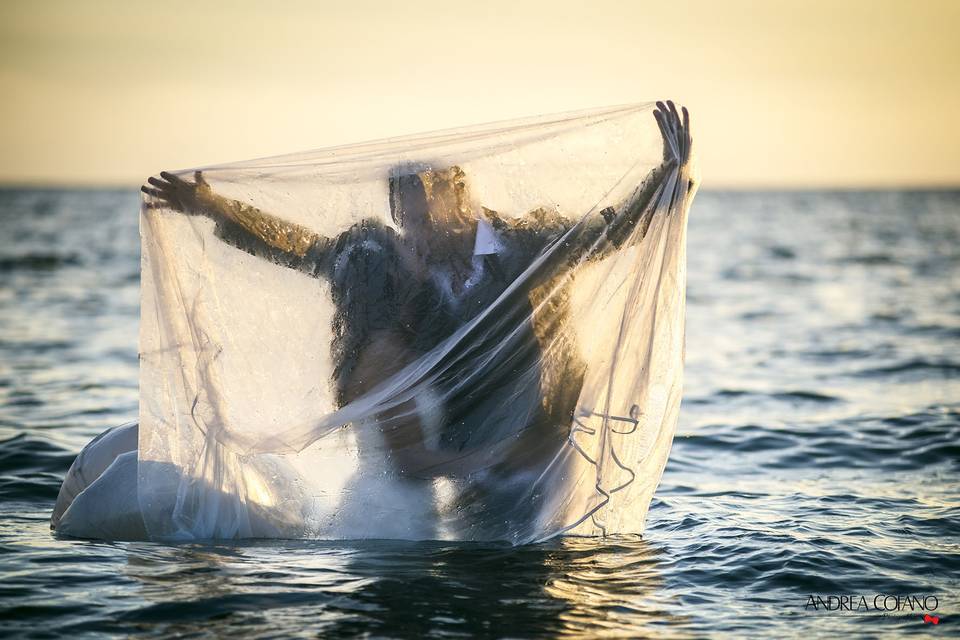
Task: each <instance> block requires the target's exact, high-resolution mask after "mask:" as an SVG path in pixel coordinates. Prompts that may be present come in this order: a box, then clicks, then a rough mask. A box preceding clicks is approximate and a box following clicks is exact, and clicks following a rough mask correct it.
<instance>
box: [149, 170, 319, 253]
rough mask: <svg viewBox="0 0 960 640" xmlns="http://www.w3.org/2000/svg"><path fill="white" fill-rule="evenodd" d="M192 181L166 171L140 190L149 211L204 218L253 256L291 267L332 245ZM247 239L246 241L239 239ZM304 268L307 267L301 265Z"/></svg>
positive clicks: (199, 178) (197, 177) (200, 179)
mask: <svg viewBox="0 0 960 640" xmlns="http://www.w3.org/2000/svg"><path fill="white" fill-rule="evenodd" d="M193 177H194V181H193V182H188V181H186V180H184V179H183V178H181V177H179V176H176V175H174V174H172V173H169V172H167V171H162V172H161V173H160V178H149V179H148V180H147V181H148V182H149V183H150V185H151V186H149V187H148V186H146V185H144V186H143V187H141V188H140V190H141V191H143V192H144V193H145V194H147V195H149V196H151V197H153V198H156V201H155V202H149V203H147V206H148V207H160V206H163V207H167V208H170V209H173V210H175V211H182V212H184V213H188V214H195V215H206V216H209V217H211V218H213V219H214V220H215V221H216V222H217V235H218V236H219V237H220V238H221V239H223V240H226V241H228V242H230V243H231V244H234V245H236V246H239V247H240V248H242V249H244V250H247V251H249V252H251V253H253V254H255V255H258V256H260V257H264V258H273V259H274V260H276V261H278V262H280V263H283V264H286V265H288V266H291V267H299V266H301V264H302V262H303V258H304V257H305V256H306V255H307V253H308V252H317V251H320V252H321V253H323V252H325V251H326V250H328V249H329V248H330V245H331V244H332V242H331V241H330V240H329V239H328V238H325V237H323V236H321V235H320V234H318V233H315V232H313V231H311V230H310V229H307V228H306V227H304V226H301V225H299V224H296V223H293V222H288V221H286V220H284V219H282V218H279V217H277V216H274V215H271V214H269V213H265V212H263V211H261V210H260V209H257V208H256V207H254V206H252V205H249V204H246V203H243V202H240V201H239V200H231V199H230V198H225V197H223V196H221V195H219V194H217V193H215V192H214V191H213V189H211V188H210V185H209V184H208V183H207V181H206V180H205V179H204V177H203V173H202V172H200V171H196V172H194V174H193ZM242 236H246V237H242ZM303 266H307V265H303Z"/></svg>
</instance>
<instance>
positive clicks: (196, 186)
mask: <svg viewBox="0 0 960 640" xmlns="http://www.w3.org/2000/svg"><path fill="white" fill-rule="evenodd" d="M193 180H194V181H193V182H187V181H186V180H184V179H183V178H181V177H179V176H175V175H173V174H172V173H170V172H168V171H161V172H160V178H153V177H151V178H148V179H147V182H149V183H150V184H151V185H153V187H155V188H151V187H148V186H146V185H144V186H142V187H140V191H142V192H144V193H145V194H147V195H148V196H151V197H152V198H156V201H152V202H147V204H146V206H147V208H148V209H157V208H161V207H162V208H168V209H173V210H174V211H182V212H183V213H203V204H202V202H203V200H204V199H205V198H208V197H209V196H210V195H212V194H213V190H212V189H211V188H210V185H209V184H208V183H207V181H206V180H205V179H204V178H203V173H202V172H201V171H195V172H194V173H193Z"/></svg>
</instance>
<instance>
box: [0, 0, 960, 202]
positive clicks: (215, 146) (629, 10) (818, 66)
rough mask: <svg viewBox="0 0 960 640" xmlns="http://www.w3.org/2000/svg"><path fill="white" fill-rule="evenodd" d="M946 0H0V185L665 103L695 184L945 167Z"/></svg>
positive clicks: (883, 179)
mask: <svg viewBox="0 0 960 640" xmlns="http://www.w3.org/2000/svg"><path fill="white" fill-rule="evenodd" d="M958 33H960V1H954V0H912V1H911V0H903V1H901V2H894V1H889V0H864V1H861V0H830V1H820V0H802V1H792V0H757V1H746V0H736V1H733V0H730V1H719V0H716V1H694V0H686V1H684V0H663V1H661V2H642V1H637V0H633V1H622V2H609V1H605V0H593V1H590V2H566V1H564V0H530V1H526V2H525V1H522V0H513V1H508V2H502V1H500V0H487V1H485V2H467V1H465V0H443V1H432V0H430V1H421V0H400V1H397V2H367V1H364V0H349V1H347V0H344V1H343V2H316V1H314V2H300V1H290V2H282V1H280V0H275V1H273V2H246V1H243V0H236V1H226V0H211V1H207V2H184V1H182V0H164V1H163V2H143V1H141V0H125V1H107V0H84V1H82V2H77V1H76V0H70V1H60V0H29V1H21V0H3V1H2V2H0V87H2V95H3V97H2V99H0V183H6V184H68V185H77V184H80V185H118V186H131V185H132V186H135V185H137V184H139V183H140V182H142V181H143V180H144V179H145V177H146V176H148V175H151V174H155V173H157V172H158V171H159V170H161V169H176V168H183V167H191V166H202V165H209V164H218V163H223V162H229V161H234V160H243V159H247V158H255V157H262V156H267V155H276V154H282V153H289V152H294V151H301V150H306V149H313V148H319V147H326V146H331V145H338V144H347V143H351V142H359V141H364V140H370V139H376V138H382V137H387V136H394V135H402V134H408V133H416V132H423V131H430V130H434V129H442V128H448V127H455V126H461V125H470V124H477V123H482V122H489V121H495V120H501V119H506V118H513V117H524V116H530V115H537V114H545V113H555V112H562V111H568V110H573V109H581V108H589V107H598V106H606V105H617V104H624V103H631V102H640V101H646V100H652V99H661V98H673V99H675V100H677V101H679V102H682V103H683V104H685V105H687V106H688V107H689V109H690V111H691V115H692V119H693V128H694V137H695V145H696V147H697V150H698V156H699V159H700V164H701V171H702V174H703V183H704V186H705V187H716V188H755V187H756V188H778V187H787V188H817V187H849V188H856V187H900V186H958V185H960V126H958V124H957V121H956V117H957V114H960V37H958V35H957V34H958Z"/></svg>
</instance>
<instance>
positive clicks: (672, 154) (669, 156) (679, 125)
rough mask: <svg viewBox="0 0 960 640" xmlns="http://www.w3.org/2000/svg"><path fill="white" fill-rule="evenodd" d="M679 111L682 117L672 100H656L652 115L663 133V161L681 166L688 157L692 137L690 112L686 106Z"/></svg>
mask: <svg viewBox="0 0 960 640" xmlns="http://www.w3.org/2000/svg"><path fill="white" fill-rule="evenodd" d="M681 111H682V113H683V116H682V118H681V115H680V113H678V112H677V107H676V105H674V104H673V101H672V100H667V102H666V104H664V103H663V102H657V108H656V109H654V110H653V117H654V118H656V119H657V125H658V126H659V127H660V133H661V135H663V160H664V162H676V163H678V164H679V165H681V166H683V165H684V164H686V163H687V161H688V160H689V159H690V147H691V146H692V145H693V138H692V137H691V136H690V114H689V113H687V108H686V107H682V108H681Z"/></svg>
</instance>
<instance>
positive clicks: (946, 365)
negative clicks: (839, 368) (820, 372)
mask: <svg viewBox="0 0 960 640" xmlns="http://www.w3.org/2000/svg"><path fill="white" fill-rule="evenodd" d="M904 373H907V374H910V373H940V374H944V375H946V376H955V375H960V364H958V363H956V362H952V361H949V360H944V361H940V362H935V361H931V360H926V359H923V358H916V359H913V360H908V361H906V362H901V363H899V364H893V365H889V366H886V367H872V368H870V369H861V370H860V371H857V372H855V373H854V374H853V375H854V376H856V377H858V378H874V377H879V376H888V375H897V374H904Z"/></svg>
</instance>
